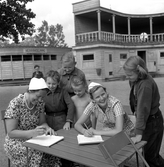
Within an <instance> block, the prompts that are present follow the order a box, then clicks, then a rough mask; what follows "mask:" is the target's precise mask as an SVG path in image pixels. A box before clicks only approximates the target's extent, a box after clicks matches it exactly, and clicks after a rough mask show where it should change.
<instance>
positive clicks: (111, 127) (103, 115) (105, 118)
mask: <svg viewBox="0 0 164 167" xmlns="http://www.w3.org/2000/svg"><path fill="white" fill-rule="evenodd" d="M88 92H89V94H90V97H91V100H92V101H91V102H90V103H89V104H88V106H87V107H86V108H85V110H84V112H83V114H82V115H81V117H80V118H79V120H78V121H77V122H76V124H75V129H76V130H78V131H79V132H81V133H82V134H84V135H85V136H92V135H106V136H113V135H115V134H117V133H118V132H120V131H122V130H126V131H127V133H128V134H130V132H131V130H132V129H133V128H134V124H133V123H132V122H131V121H130V119H129V118H128V115H127V114H126V113H125V112H124V111H123V107H122V105H121V102H120V101H119V100H118V99H116V98H115V97H113V96H110V95H108V93H107V92H106V88H104V87H103V86H102V85H101V84H99V83H95V82H92V83H90V84H89V88H88ZM90 116H91V118H92V125H93V127H92V128H89V129H88V128H87V127H86V128H84V127H83V124H84V123H85V121H86V120H87V119H88V118H89V117H90ZM96 124H99V126H100V125H102V126H101V128H99V129H95V128H96ZM84 126H85V124H84Z"/></svg>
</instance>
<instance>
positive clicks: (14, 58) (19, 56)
mask: <svg viewBox="0 0 164 167" xmlns="http://www.w3.org/2000/svg"><path fill="white" fill-rule="evenodd" d="M12 61H22V55H12Z"/></svg>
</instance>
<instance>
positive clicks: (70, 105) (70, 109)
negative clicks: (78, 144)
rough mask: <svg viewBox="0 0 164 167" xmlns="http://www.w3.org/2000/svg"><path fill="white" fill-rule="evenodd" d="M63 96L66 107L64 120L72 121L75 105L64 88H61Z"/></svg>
mask: <svg viewBox="0 0 164 167" xmlns="http://www.w3.org/2000/svg"><path fill="white" fill-rule="evenodd" d="M63 96H64V101H65V103H66V105H67V109H68V112H67V118H66V122H69V123H72V122H73V120H74V114H75V105H74V103H73V101H72V99H71V97H70V95H69V94H68V92H67V91H66V90H63Z"/></svg>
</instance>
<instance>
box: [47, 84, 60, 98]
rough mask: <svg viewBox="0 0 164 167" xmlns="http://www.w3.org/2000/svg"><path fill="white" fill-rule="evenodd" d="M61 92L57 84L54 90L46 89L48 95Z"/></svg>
mask: <svg viewBox="0 0 164 167" xmlns="http://www.w3.org/2000/svg"><path fill="white" fill-rule="evenodd" d="M60 92H61V88H59V86H58V87H57V88H56V90H55V92H52V91H50V90H49V91H48V92H47V96H48V95H50V94H53V93H60Z"/></svg>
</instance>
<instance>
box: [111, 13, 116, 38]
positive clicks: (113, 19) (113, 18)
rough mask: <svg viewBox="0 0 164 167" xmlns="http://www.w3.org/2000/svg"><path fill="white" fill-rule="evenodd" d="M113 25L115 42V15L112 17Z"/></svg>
mask: <svg viewBox="0 0 164 167" xmlns="http://www.w3.org/2000/svg"><path fill="white" fill-rule="evenodd" d="M112 25H113V40H115V39H116V37H115V36H116V27H115V15H113V16H112Z"/></svg>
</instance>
